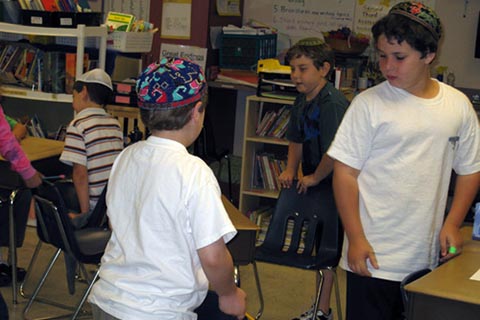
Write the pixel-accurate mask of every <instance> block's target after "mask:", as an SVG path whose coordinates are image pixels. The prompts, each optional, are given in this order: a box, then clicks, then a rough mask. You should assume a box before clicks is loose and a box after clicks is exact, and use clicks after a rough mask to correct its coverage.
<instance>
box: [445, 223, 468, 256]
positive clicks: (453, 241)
mask: <svg viewBox="0 0 480 320" xmlns="http://www.w3.org/2000/svg"><path fill="white" fill-rule="evenodd" d="M462 248H463V237H462V234H461V232H460V229H459V228H458V227H457V226H455V225H453V224H450V223H448V222H445V224H444V225H443V227H442V229H441V230H440V262H441V263H443V262H445V261H447V260H450V259H451V258H453V257H455V256H457V255H459V254H460V253H462Z"/></svg>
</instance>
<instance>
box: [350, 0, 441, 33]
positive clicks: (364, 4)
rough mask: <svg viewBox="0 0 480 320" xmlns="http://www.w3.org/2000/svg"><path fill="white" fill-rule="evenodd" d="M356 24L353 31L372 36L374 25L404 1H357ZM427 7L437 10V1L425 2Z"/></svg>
mask: <svg viewBox="0 0 480 320" xmlns="http://www.w3.org/2000/svg"><path fill="white" fill-rule="evenodd" d="M355 1H356V3H355V22H354V26H353V30H354V31H355V32H358V33H363V34H370V32H371V28H372V26H373V24H374V23H375V22H376V21H377V20H378V19H380V18H382V17H383V16H385V15H386V14H387V13H388V11H389V10H390V8H391V7H393V6H394V5H396V4H397V3H399V2H402V1H403V0H355ZM419 2H423V3H424V4H425V5H427V6H429V7H432V8H435V0H424V1H419Z"/></svg>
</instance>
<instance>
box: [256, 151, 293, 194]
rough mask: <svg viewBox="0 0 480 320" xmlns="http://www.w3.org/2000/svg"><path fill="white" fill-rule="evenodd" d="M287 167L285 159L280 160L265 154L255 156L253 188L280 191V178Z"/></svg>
mask: <svg viewBox="0 0 480 320" xmlns="http://www.w3.org/2000/svg"><path fill="white" fill-rule="evenodd" d="M286 166H287V162H286V160H285V159H278V158H276V157H275V156H274V155H273V154H270V153H265V152H261V153H257V154H255V156H254V162H253V170H252V180H251V187H252V188H253V189H265V190H273V191H279V190H280V188H281V186H280V182H279V180H278V177H279V176H280V174H281V173H282V172H283V171H284V170H285V168H286Z"/></svg>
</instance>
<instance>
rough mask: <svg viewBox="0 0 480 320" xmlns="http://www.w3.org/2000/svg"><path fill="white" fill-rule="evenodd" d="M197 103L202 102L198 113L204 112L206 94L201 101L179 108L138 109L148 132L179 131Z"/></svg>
mask: <svg viewBox="0 0 480 320" xmlns="http://www.w3.org/2000/svg"><path fill="white" fill-rule="evenodd" d="M199 101H202V106H201V107H200V109H199V111H200V112H204V110H205V107H206V105H207V103H208V94H204V96H203V97H202V99H201V100H197V101H195V102H192V103H190V104H188V105H186V106H183V107H181V108H173V109H162V108H156V109H140V117H141V119H142V122H143V124H144V125H145V127H147V128H148V129H149V130H150V131H152V130H158V131H162V130H180V129H182V128H183V127H184V126H185V125H186V124H187V123H188V121H190V119H191V116H192V111H193V108H194V107H195V105H196V104H197V103H198V102H199Z"/></svg>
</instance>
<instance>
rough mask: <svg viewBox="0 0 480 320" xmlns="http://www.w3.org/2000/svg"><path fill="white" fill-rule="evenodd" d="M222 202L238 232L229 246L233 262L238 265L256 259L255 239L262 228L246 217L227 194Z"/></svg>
mask: <svg viewBox="0 0 480 320" xmlns="http://www.w3.org/2000/svg"><path fill="white" fill-rule="evenodd" d="M222 202H223V205H224V206H225V209H226V210H227V213H228V216H229V217H230V220H232V223H233V225H234V226H235V228H236V229H237V231H238V233H237V235H236V236H235V238H233V239H232V240H231V241H230V242H229V243H228V244H227V247H228V249H229V250H230V253H231V254H232V258H233V263H234V264H235V265H237V266H241V265H247V264H249V263H251V262H252V261H254V259H255V241H256V238H257V231H258V230H259V229H260V228H259V227H258V226H257V225H256V224H255V223H253V222H252V221H250V220H249V219H248V218H247V217H245V216H244V215H243V214H242V213H241V212H240V211H239V210H238V209H237V208H236V207H235V206H234V205H233V204H232V203H231V202H230V201H229V200H228V199H227V198H226V197H225V196H223V195H222Z"/></svg>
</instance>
